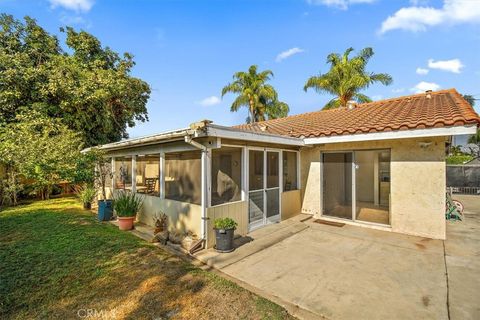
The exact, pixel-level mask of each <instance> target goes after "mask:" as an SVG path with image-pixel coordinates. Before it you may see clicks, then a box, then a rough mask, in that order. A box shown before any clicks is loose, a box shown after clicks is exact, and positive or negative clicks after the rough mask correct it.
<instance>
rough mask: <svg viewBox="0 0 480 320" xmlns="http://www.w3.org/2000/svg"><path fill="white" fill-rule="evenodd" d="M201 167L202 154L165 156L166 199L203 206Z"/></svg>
mask: <svg viewBox="0 0 480 320" xmlns="http://www.w3.org/2000/svg"><path fill="white" fill-rule="evenodd" d="M201 167H202V164H201V154H200V152H196V151H195V152H181V153H180V152H179V153H167V154H165V198H166V199H172V200H177V201H182V202H188V203H194V204H201V197H202V186H201V184H202V183H201V181H202V180H201V174H202V170H201Z"/></svg>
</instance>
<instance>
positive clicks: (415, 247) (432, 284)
mask: <svg viewBox="0 0 480 320" xmlns="http://www.w3.org/2000/svg"><path fill="white" fill-rule="evenodd" d="M456 198H461V200H462V201H464V203H465V206H466V221H465V222H448V223H447V224H448V227H447V229H448V234H447V237H448V240H446V241H445V242H444V241H441V240H430V239H426V238H420V237H414V236H407V235H402V234H396V233H389V232H383V231H377V230H372V229H366V228H360V227H355V226H348V225H345V226H343V227H335V226H329V225H323V224H318V223H314V222H313V219H310V220H306V221H302V220H304V219H305V216H304V215H300V216H297V217H296V218H295V219H290V220H287V221H284V222H282V223H279V224H276V225H271V226H268V227H265V228H263V229H260V230H257V231H254V232H252V233H251V234H250V237H251V239H250V240H253V241H250V242H248V243H243V245H241V246H240V247H239V248H237V249H236V250H235V251H234V252H232V253H229V254H218V253H216V252H214V251H213V250H207V251H202V252H199V253H197V254H196V255H195V257H196V258H197V259H199V260H200V261H202V262H204V263H206V264H207V265H209V266H212V267H214V268H215V269H217V270H219V271H221V272H223V273H225V274H227V275H229V276H231V277H233V278H235V279H238V280H240V281H242V282H245V283H246V284H248V285H249V286H252V287H254V288H256V289H258V290H259V291H260V292H263V293H265V294H266V295H270V296H273V297H278V299H279V300H280V301H285V302H286V304H290V305H292V304H293V305H297V306H298V307H299V308H301V309H303V310H306V311H308V312H309V313H310V314H313V315H316V316H318V317H319V318H320V317H324V318H328V319H385V318H388V319H479V318H480V308H479V306H478V301H480V289H479V288H480V280H479V279H480V278H479V272H480V261H479V259H478V254H479V250H480V232H479V231H480V217H479V216H480V213H479V211H480V210H479V208H480V197H474V196H472V197H456Z"/></svg>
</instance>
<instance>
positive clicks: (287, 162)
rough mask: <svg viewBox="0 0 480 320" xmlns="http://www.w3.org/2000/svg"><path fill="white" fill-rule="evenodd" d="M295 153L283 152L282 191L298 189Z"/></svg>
mask: <svg viewBox="0 0 480 320" xmlns="http://www.w3.org/2000/svg"><path fill="white" fill-rule="evenodd" d="M297 166H298V164H297V153H296V152H291V151H284V152H283V191H290V190H296V189H298V180H297V179H298V177H297Z"/></svg>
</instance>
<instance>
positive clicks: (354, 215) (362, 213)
mask: <svg viewBox="0 0 480 320" xmlns="http://www.w3.org/2000/svg"><path fill="white" fill-rule="evenodd" d="M322 161H323V174H322V177H323V181H322V189H323V215H324V216H326V217H333V218H340V219H347V220H353V221H361V222H368V223H376V224H384V225H389V224H390V214H389V205H390V150H361V151H349V152H333V153H323V154H322Z"/></svg>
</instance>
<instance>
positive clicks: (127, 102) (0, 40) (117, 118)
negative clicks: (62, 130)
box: [0, 14, 150, 146]
mask: <svg viewBox="0 0 480 320" xmlns="http://www.w3.org/2000/svg"><path fill="white" fill-rule="evenodd" d="M61 31H62V32H65V33H66V42H65V44H66V46H67V47H68V50H63V49H62V47H61V46H60V44H59V41H58V39H57V37H56V36H54V35H51V34H49V33H47V32H46V31H45V30H44V29H43V28H41V27H40V26H39V25H38V24H37V23H36V21H35V20H34V19H31V18H29V17H26V18H25V21H24V22H22V21H19V20H16V19H14V18H13V17H12V16H10V15H5V14H2V15H0V125H1V124H2V123H3V125H5V124H7V123H11V122H14V121H16V120H15V119H16V117H17V115H18V114H20V113H24V112H26V111H31V110H35V111H38V112H39V113H40V114H42V115H45V116H48V117H51V118H56V119H61V121H62V122H63V123H64V124H65V125H67V126H68V127H69V128H71V129H72V130H74V131H77V132H79V133H81V135H82V138H83V140H84V142H85V144H86V146H92V145H97V144H103V143H108V142H113V141H118V140H120V139H122V138H126V137H128V135H127V128H128V127H132V126H134V125H135V121H141V122H143V121H147V120H148V116H147V109H146V103H147V101H148V98H149V96H150V87H149V86H148V84H147V83H145V82H144V81H142V80H140V79H138V78H135V77H132V76H131V70H132V68H133V66H134V65H135V62H134V61H133V57H132V55H130V54H129V53H125V54H123V56H120V55H119V54H118V53H116V52H114V51H112V50H111V49H110V48H108V47H103V46H102V45H101V43H100V41H99V40H98V39H97V38H95V37H94V36H93V35H91V34H89V33H87V32H85V31H80V32H77V31H75V30H74V29H72V28H70V27H67V28H65V29H63V28H62V29H61Z"/></svg>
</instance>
